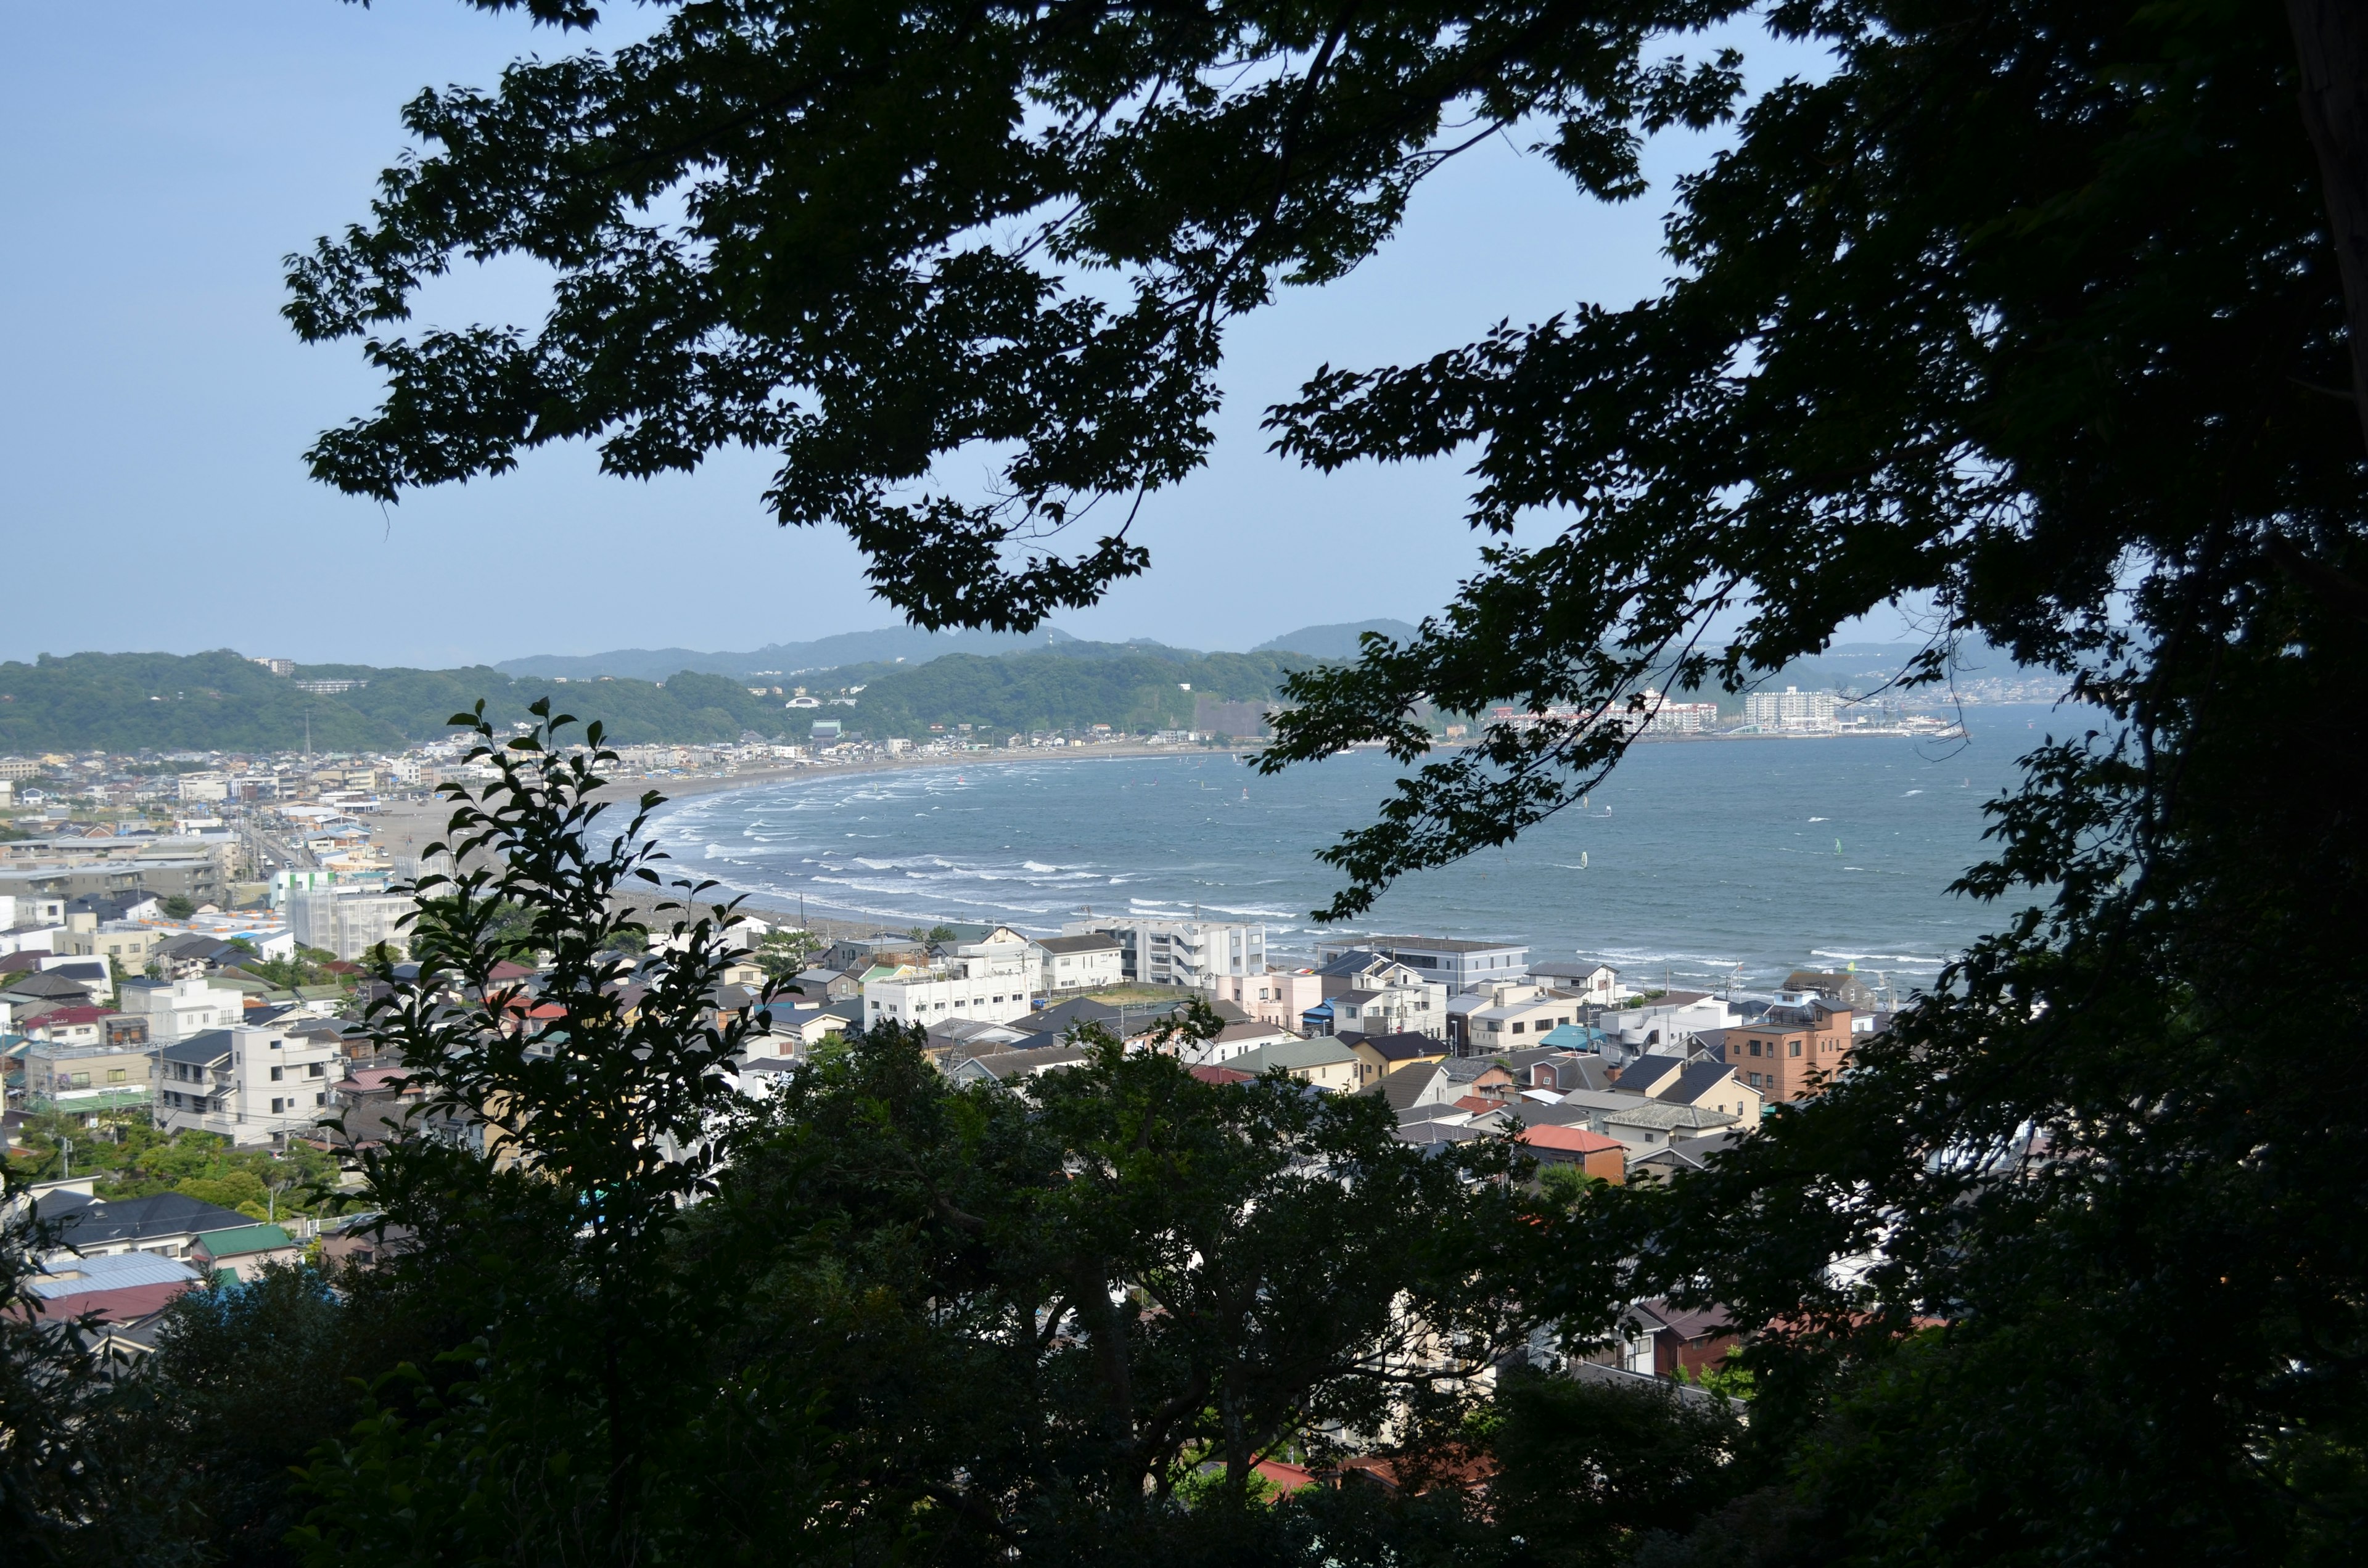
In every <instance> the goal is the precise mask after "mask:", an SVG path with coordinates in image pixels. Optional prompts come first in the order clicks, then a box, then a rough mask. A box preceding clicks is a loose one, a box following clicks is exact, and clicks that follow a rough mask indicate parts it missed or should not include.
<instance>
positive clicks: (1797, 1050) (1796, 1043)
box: [1793, 1040, 1801, 1056]
mask: <svg viewBox="0 0 2368 1568" xmlns="http://www.w3.org/2000/svg"><path fill="white" fill-rule="evenodd" d="M1800 1054H1801V1042H1800V1041H1799V1040H1794V1041H1793V1055H1795V1056H1798V1055H1800Z"/></svg>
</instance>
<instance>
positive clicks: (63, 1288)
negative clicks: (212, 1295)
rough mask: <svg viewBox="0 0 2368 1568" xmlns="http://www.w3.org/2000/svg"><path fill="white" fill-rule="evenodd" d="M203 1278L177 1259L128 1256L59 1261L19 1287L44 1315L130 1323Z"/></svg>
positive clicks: (141, 1254) (157, 1309)
mask: <svg viewBox="0 0 2368 1568" xmlns="http://www.w3.org/2000/svg"><path fill="white" fill-rule="evenodd" d="M201 1278H204V1276H203V1275H201V1274H200V1273H199V1271H198V1270H197V1269H195V1268H193V1267H190V1266H189V1265H188V1264H187V1263H185V1262H183V1261H181V1260H180V1259H178V1258H174V1257H164V1256H158V1255H157V1254H154V1253H146V1252H128V1253H117V1254H114V1255H112V1256H99V1257H68V1258H65V1259H63V1260H61V1261H60V1262H58V1263H57V1264H56V1265H55V1266H54V1267H51V1268H49V1269H47V1270H45V1271H44V1272H43V1273H41V1274H40V1275H38V1276H36V1277H35V1278H31V1279H29V1280H27V1281H26V1286H25V1289H26V1293H27V1294H28V1296H30V1297H31V1298H32V1301H33V1304H34V1310H35V1311H36V1312H40V1313H41V1314H42V1315H44V1316H49V1317H61V1318H78V1317H82V1316H84V1315H85V1314H89V1315H93V1316H96V1317H97V1320H98V1321H99V1322H101V1323H131V1322H135V1321H137V1320H138V1319H141V1318H144V1317H148V1316H151V1315H153V1314H154V1313H156V1312H163V1311H164V1310H165V1308H166V1307H168V1306H171V1305H172V1304H173V1300H174V1298H175V1297H176V1296H178V1295H179V1294H180V1293H181V1292H182V1291H184V1290H188V1289H189V1288H190V1287H191V1286H193V1285H195V1284H197V1283H198V1281H199V1279H201Z"/></svg>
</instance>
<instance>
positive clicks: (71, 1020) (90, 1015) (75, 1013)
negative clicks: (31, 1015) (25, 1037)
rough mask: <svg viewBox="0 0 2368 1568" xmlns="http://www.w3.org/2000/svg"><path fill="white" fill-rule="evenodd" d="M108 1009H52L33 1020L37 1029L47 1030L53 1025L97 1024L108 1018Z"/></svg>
mask: <svg viewBox="0 0 2368 1568" xmlns="http://www.w3.org/2000/svg"><path fill="white" fill-rule="evenodd" d="M109 1011H110V1009H108V1008H106V1007H52V1008H51V1009H50V1010H49V1011H48V1012H46V1013H43V1014H42V1015H41V1016H40V1017H38V1018H35V1019H34V1020H33V1027H34V1028H48V1027H49V1026H51V1025H52V1024H95V1023H97V1022H98V1020H99V1019H101V1018H103V1017H107V1016H108V1012H109Z"/></svg>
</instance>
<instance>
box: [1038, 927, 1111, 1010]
mask: <svg viewBox="0 0 2368 1568" xmlns="http://www.w3.org/2000/svg"><path fill="white" fill-rule="evenodd" d="M1033 946H1034V948H1035V950H1036V961H1037V963H1038V964H1039V966H1041V968H1042V973H1043V976H1044V981H1043V988H1044V991H1045V993H1046V994H1048V995H1053V996H1057V995H1059V994H1061V993H1062V992H1064V991H1099V990H1100V989H1101V988H1102V987H1104V986H1106V985H1116V984H1118V983H1120V982H1121V981H1122V980H1124V979H1125V978H1126V969H1125V965H1124V963H1123V961H1122V954H1123V951H1124V949H1122V948H1121V945H1120V943H1119V939H1118V938H1117V937H1110V936H1105V935H1103V934H1102V933H1100V932H1095V933H1093V934H1092V935H1089V936H1083V937H1040V938H1039V939H1038V940H1037V941H1036V942H1035V943H1034V944H1033Z"/></svg>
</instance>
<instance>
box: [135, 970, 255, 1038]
mask: <svg viewBox="0 0 2368 1568" xmlns="http://www.w3.org/2000/svg"><path fill="white" fill-rule="evenodd" d="M120 993H121V994H120V996H119V997H118V998H117V1002H116V1006H118V1007H119V1008H120V1009H121V1010H122V1011H124V1012H126V1013H130V1014H131V1015H132V1016H134V1017H142V1018H145V1019H147V1020H148V1042H149V1043H150V1044H151V1045H169V1044H171V1043H172V1042H173V1041H175V1040H187V1039H188V1038H189V1037H190V1036H191V1035H194V1034H198V1033H200V1032H201V1031H203V1030H206V1029H220V1028H230V1027H231V1026H232V1025H233V1024H236V1023H238V1022H239V1021H240V1020H241V1019H243V1018H245V1017H246V994H245V992H242V991H239V990H237V989H236V988H234V987H233V986H228V985H213V984H210V983H207V982H206V981H204V980H202V979H199V980H127V981H125V982H124V983H122V985H121V986H120Z"/></svg>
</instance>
